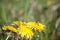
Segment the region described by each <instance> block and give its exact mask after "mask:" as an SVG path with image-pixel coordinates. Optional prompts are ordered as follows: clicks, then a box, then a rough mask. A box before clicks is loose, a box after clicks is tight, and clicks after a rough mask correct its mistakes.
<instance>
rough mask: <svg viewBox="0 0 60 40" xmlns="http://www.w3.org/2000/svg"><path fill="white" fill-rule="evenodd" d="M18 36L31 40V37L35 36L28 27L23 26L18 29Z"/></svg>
mask: <svg viewBox="0 0 60 40" xmlns="http://www.w3.org/2000/svg"><path fill="white" fill-rule="evenodd" d="M18 34H20V35H21V37H24V36H25V37H27V38H30V37H32V36H33V31H32V30H31V29H30V28H28V27H26V26H22V27H20V28H19V29H18Z"/></svg>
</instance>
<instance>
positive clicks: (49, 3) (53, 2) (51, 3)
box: [47, 1, 55, 6]
mask: <svg viewBox="0 0 60 40" xmlns="http://www.w3.org/2000/svg"><path fill="white" fill-rule="evenodd" d="M54 4H55V1H48V2H47V6H52V5H54Z"/></svg>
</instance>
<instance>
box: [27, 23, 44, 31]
mask: <svg viewBox="0 0 60 40" xmlns="http://www.w3.org/2000/svg"><path fill="white" fill-rule="evenodd" d="M27 25H28V26H29V27H30V28H32V29H35V30H38V31H43V30H44V26H43V25H42V24H40V23H36V22H28V23H27Z"/></svg>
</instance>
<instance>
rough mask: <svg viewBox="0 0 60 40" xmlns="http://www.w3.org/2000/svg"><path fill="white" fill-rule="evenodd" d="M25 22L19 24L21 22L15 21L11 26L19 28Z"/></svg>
mask: <svg viewBox="0 0 60 40" xmlns="http://www.w3.org/2000/svg"><path fill="white" fill-rule="evenodd" d="M25 24H26V22H21V21H15V22H13V25H17V26H21V25H25Z"/></svg>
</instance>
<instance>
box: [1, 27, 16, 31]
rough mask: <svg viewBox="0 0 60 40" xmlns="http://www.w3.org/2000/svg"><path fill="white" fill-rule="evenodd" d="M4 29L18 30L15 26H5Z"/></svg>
mask: <svg viewBox="0 0 60 40" xmlns="http://www.w3.org/2000/svg"><path fill="white" fill-rule="evenodd" d="M2 29H3V30H10V31H12V32H17V30H16V28H14V27H13V26H4V27H2Z"/></svg>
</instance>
